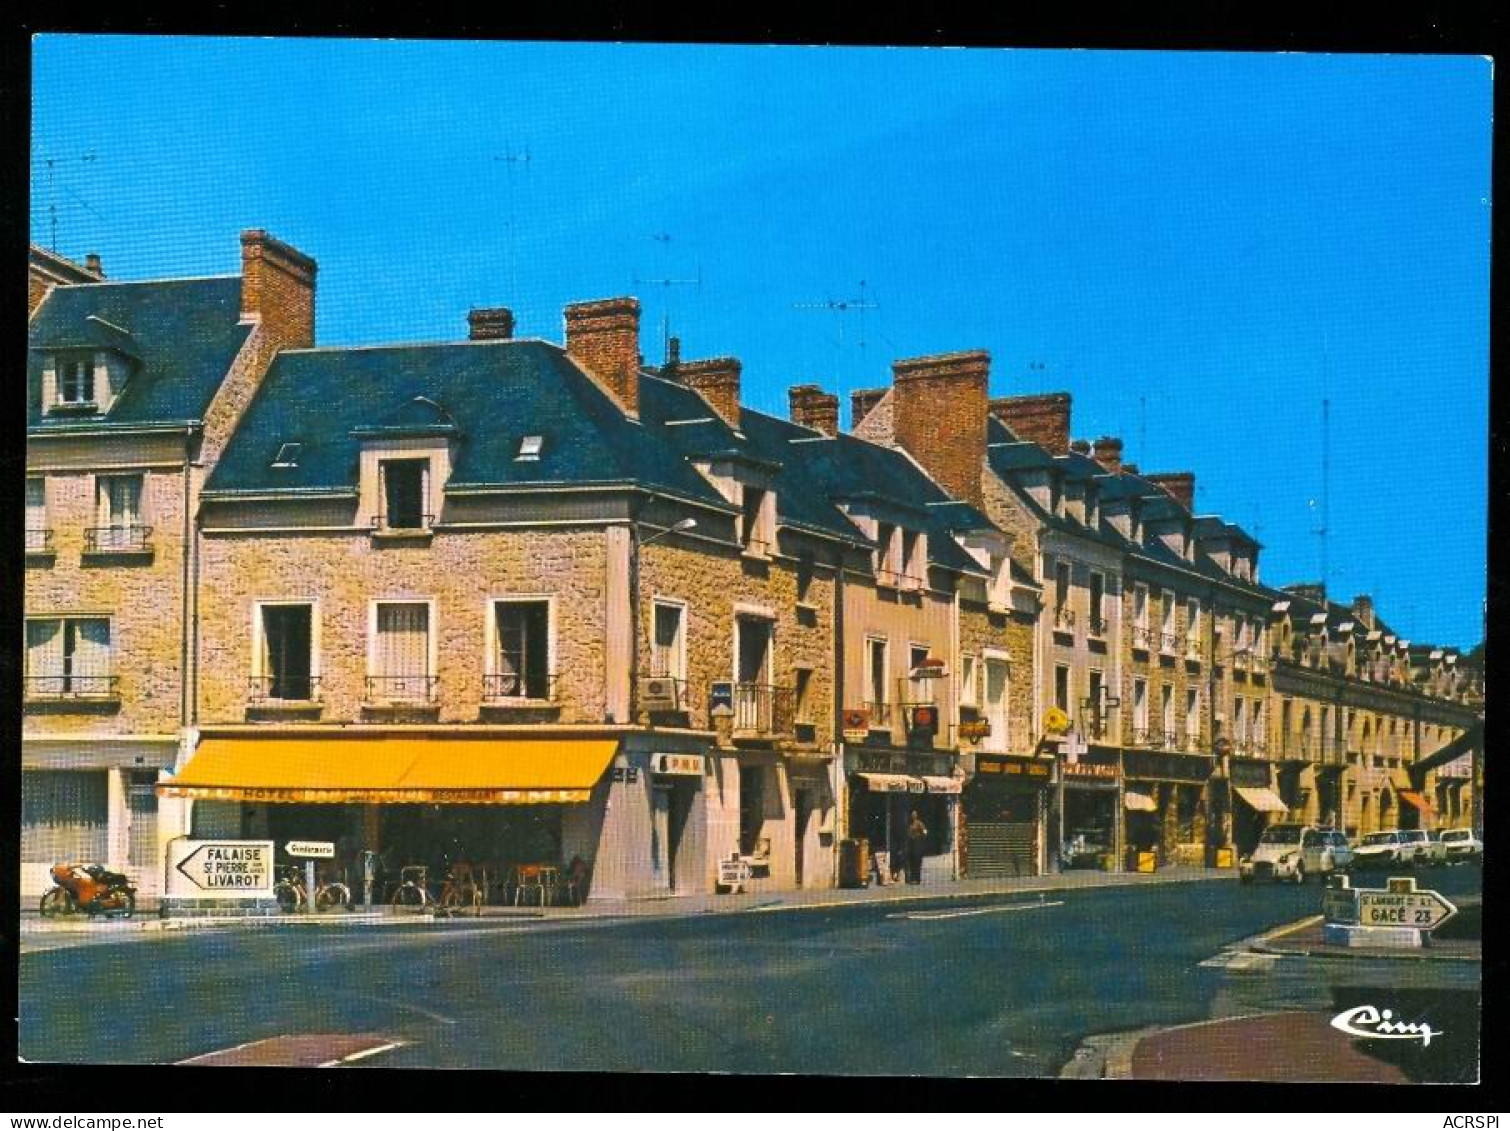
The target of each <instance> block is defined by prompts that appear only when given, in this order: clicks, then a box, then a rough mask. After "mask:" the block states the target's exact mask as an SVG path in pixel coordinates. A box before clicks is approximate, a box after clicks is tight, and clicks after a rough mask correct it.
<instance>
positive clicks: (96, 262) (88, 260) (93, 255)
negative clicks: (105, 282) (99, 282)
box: [84, 251, 105, 279]
mask: <svg viewBox="0 0 1510 1131" xmlns="http://www.w3.org/2000/svg"><path fill="white" fill-rule="evenodd" d="M84 270H86V271H88V272H90V273H91V274H94V275H98V276H99V277H100V278H101V279H103V278H104V277H105V268H104V267H102V266H101V265H100V253H99V252H97V251H91V252H90V253H89V254H88V255H86V256H84Z"/></svg>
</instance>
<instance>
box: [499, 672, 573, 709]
mask: <svg viewBox="0 0 1510 1131" xmlns="http://www.w3.org/2000/svg"><path fill="white" fill-rule="evenodd" d="M555 698H556V673H555V672H499V673H495V674H493V675H485V676H483V677H482V699H483V702H484V703H493V704H497V703H527V702H534V703H549V702H552V701H553V700H554V699H555Z"/></svg>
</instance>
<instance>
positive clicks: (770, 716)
mask: <svg viewBox="0 0 1510 1131" xmlns="http://www.w3.org/2000/svg"><path fill="white" fill-rule="evenodd" d="M792 698H793V697H792V689H791V688H790V687H774V686H772V685H770V684H764V683H736V684H735V685H734V733H735V734H736V735H739V736H741V737H744V738H778V737H785V736H789V735H791V733H792Z"/></svg>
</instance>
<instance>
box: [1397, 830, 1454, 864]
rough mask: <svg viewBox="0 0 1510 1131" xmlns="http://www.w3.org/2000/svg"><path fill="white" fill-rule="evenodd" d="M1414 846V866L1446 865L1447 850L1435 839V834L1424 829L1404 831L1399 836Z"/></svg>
mask: <svg viewBox="0 0 1510 1131" xmlns="http://www.w3.org/2000/svg"><path fill="white" fill-rule="evenodd" d="M1400 835H1401V836H1403V837H1404V838H1405V839H1406V840H1408V841H1409V842H1410V843H1411V844H1413V845H1415V846H1416V865H1417V867H1419V866H1420V865H1422V864H1428V865H1432V866H1436V865H1439V864H1445V863H1447V849H1446V848H1444V847H1443V846H1442V842H1441V841H1439V840H1438V839H1437V834H1436V833H1433V832H1427V831H1426V830H1425V829H1405V830H1404V831H1402V832H1401V834H1400Z"/></svg>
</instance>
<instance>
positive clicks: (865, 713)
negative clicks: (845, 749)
mask: <svg viewBox="0 0 1510 1131" xmlns="http://www.w3.org/2000/svg"><path fill="white" fill-rule="evenodd" d="M843 723H844V725H843V732H844V741H845V742H864V741H865V740H866V739H867V738H869V737H870V709H869V708H867V707H849V708H847V709H846V710H845V712H844V718H843Z"/></svg>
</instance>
